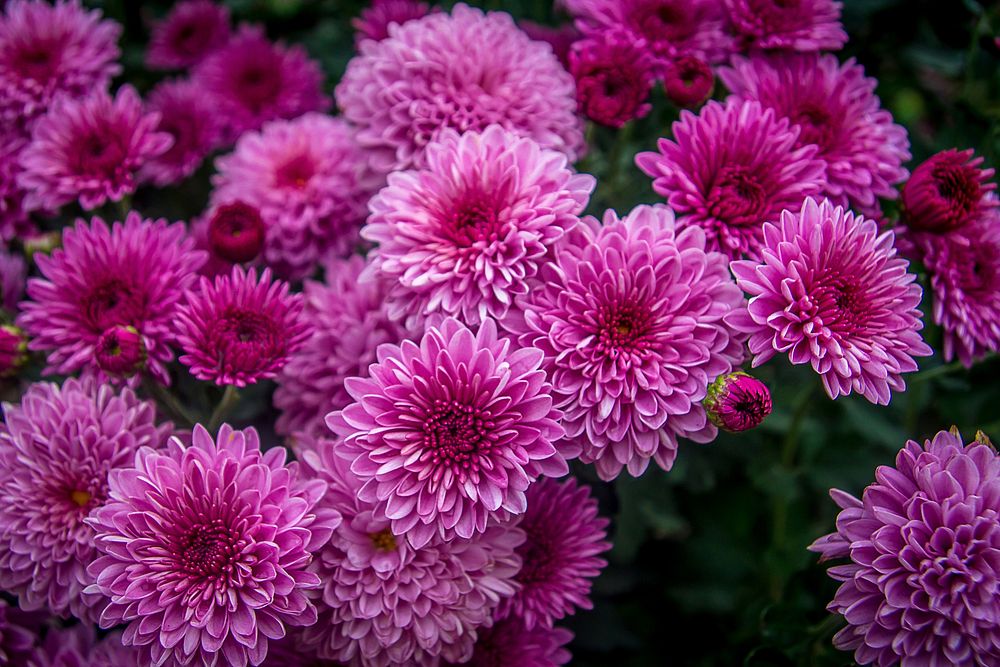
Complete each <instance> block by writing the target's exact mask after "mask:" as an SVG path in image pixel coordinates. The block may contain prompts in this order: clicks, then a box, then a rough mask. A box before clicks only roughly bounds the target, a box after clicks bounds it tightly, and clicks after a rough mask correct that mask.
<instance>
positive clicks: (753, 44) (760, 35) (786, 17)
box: [725, 0, 847, 52]
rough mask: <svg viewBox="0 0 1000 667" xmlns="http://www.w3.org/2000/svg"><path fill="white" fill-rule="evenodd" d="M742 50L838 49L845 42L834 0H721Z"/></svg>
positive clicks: (845, 35)
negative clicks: (791, 0)
mask: <svg viewBox="0 0 1000 667" xmlns="http://www.w3.org/2000/svg"><path fill="white" fill-rule="evenodd" d="M725 2H726V8H727V9H728V10H729V20H730V21H731V23H732V26H733V31H734V32H735V33H736V36H737V38H738V39H739V41H740V42H741V47H742V50H755V49H768V50H770V49H773V50H779V51H802V52H813V51H839V50H840V49H842V48H844V44H846V43H847V33H846V32H844V27H843V26H842V25H841V24H840V10H841V8H842V6H843V5H842V4H841V3H840V2H834V0H796V1H795V2H788V1H787V0H725Z"/></svg>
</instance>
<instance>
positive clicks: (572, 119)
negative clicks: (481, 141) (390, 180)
mask: <svg viewBox="0 0 1000 667" xmlns="http://www.w3.org/2000/svg"><path fill="white" fill-rule="evenodd" d="M360 51H361V52H360V54H359V55H358V56H357V57H355V58H354V59H352V60H351V61H350V63H348V65H347V72H346V73H345V74H344V77H343V79H341V82H340V84H339V85H338V86H337V90H336V98H337V104H338V105H339V106H340V108H341V110H342V111H343V114H344V117H345V118H346V119H347V120H348V121H350V122H351V123H353V124H354V125H356V126H357V127H358V141H359V142H360V143H361V145H362V146H364V147H365V148H366V149H368V151H369V152H370V160H371V163H372V166H373V168H375V169H376V170H377V171H378V172H380V173H383V174H388V173H389V172H392V171H398V170H401V169H411V168H414V167H416V168H418V169H419V168H423V167H424V166H425V165H426V161H425V158H424V152H425V149H426V147H427V146H428V144H430V143H432V142H434V141H435V140H437V139H438V138H439V137H440V135H441V133H442V132H443V131H444V130H445V129H446V128H452V129H454V130H456V131H457V132H459V133H462V132H465V131H467V130H474V131H482V130H484V129H485V128H486V127H487V126H488V125H491V124H494V123H496V124H499V125H501V126H503V127H504V128H506V129H508V130H510V131H511V132H514V133H516V134H520V135H522V136H525V137H530V138H532V139H534V140H535V141H537V142H538V143H539V144H540V145H541V146H542V147H543V148H551V149H554V150H557V151H560V152H562V153H565V154H566V155H567V156H568V157H569V158H570V159H575V158H577V157H579V156H580V155H581V153H582V152H583V150H584V142H583V124H582V122H581V120H580V118H579V117H578V116H577V115H576V97H575V94H574V93H575V87H574V85H573V77H572V76H570V75H569V73H568V72H566V70H565V69H563V67H562V65H561V64H560V63H559V61H558V60H557V59H556V57H555V55H554V54H553V53H552V49H551V48H549V46H548V45H546V44H543V43H540V42H536V41H534V40H532V39H530V38H529V37H528V36H527V35H525V34H524V33H523V32H522V31H521V30H520V29H518V27H517V25H515V23H514V20H513V19H512V18H511V17H510V15H509V14H505V13H501V12H490V13H488V14H484V13H483V12H482V11H481V10H479V9H473V8H471V7H468V6H466V5H464V4H458V5H456V6H455V8H454V9H453V10H452V12H451V14H446V13H443V12H441V13H433V14H430V15H428V16H425V17H423V18H421V19H417V20H414V21H408V22H406V23H405V24H403V25H401V26H399V28H397V29H396V30H395V33H394V34H393V36H392V37H390V38H389V39H384V40H382V41H380V42H375V41H372V40H366V41H364V42H362V44H361V47H360Z"/></svg>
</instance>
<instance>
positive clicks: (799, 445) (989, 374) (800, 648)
mask: <svg viewBox="0 0 1000 667" xmlns="http://www.w3.org/2000/svg"><path fill="white" fill-rule="evenodd" d="M85 4H88V5H92V6H95V7H101V8H102V9H103V10H104V11H105V12H106V13H107V14H108V15H109V16H111V17H113V18H115V19H117V20H118V21H120V22H121V23H122V24H123V25H124V26H125V34H124V43H123V49H124V64H125V72H124V74H123V75H122V78H123V80H128V81H130V82H132V83H134V84H135V85H136V86H137V87H139V88H140V90H142V91H146V90H148V89H149V88H150V87H152V85H153V84H154V83H156V81H157V80H158V79H159V78H160V77H159V75H155V74H151V73H149V72H147V71H145V70H144V68H143V66H142V63H143V49H144V46H145V44H146V42H147V41H148V26H149V24H150V21H151V20H153V19H155V18H157V17H159V16H161V15H162V14H164V13H165V12H166V10H167V9H168V8H169V6H170V4H171V3H169V2H145V1H144V2H138V1H136V0H108V1H106V2H93V1H91V2H86V3H85ZM226 4H228V5H229V7H230V8H231V10H232V12H233V16H234V18H235V19H236V20H240V21H252V22H259V23H262V24H263V25H265V26H266V29H267V31H268V33H269V34H270V35H271V37H274V38H280V39H284V40H286V41H289V42H299V43H301V44H303V45H304V46H305V47H306V49H307V50H308V51H309V53H310V55H311V56H312V57H313V58H315V59H317V60H318V61H319V62H320V63H321V64H322V66H323V67H324V69H325V71H326V75H327V87H328V89H329V90H330V91H331V92H332V90H333V87H334V86H335V85H336V82H337V81H338V79H339V77H340V75H341V73H342V72H343V71H344V67H345V66H346V63H347V61H348V60H349V59H350V58H351V56H352V55H353V53H354V42H353V30H352V28H351V25H350V20H351V19H352V18H353V17H355V16H356V15H357V14H358V12H359V11H360V9H361V8H362V7H363V6H364V5H365V3H364V2H363V1H362V0H229V1H228V2H227V3H226ZM438 4H443V5H445V6H448V5H449V4H451V3H447V2H445V3H438ZM470 4H473V5H478V6H481V7H484V8H488V9H495V10H503V11H508V12H510V13H511V14H513V15H514V17H515V18H518V19H529V20H533V21H536V22H540V23H546V24H552V25H555V24H558V23H559V22H560V21H565V20H566V19H565V17H561V16H558V15H557V14H555V13H554V12H553V9H552V4H551V2H547V1H545V0H538V1H535V0H502V1H501V0H493V1H492V2H475V1H472V2H470ZM844 5H845V8H844V23H845V27H846V29H847V31H848V33H849V34H850V37H851V41H850V42H849V43H848V45H847V47H846V49H845V50H844V51H843V52H842V53H841V57H842V58H844V59H846V58H857V60H858V61H859V62H861V63H862V64H863V65H864V66H865V69H866V71H867V72H868V74H869V76H874V77H876V78H877V79H878V80H879V87H878V94H879V96H880V97H881V99H882V102H883V105H884V106H885V107H886V108H888V109H889V110H890V111H891V112H892V113H893V115H894V116H895V118H896V120H897V121H898V122H900V123H902V124H903V125H905V126H906V127H907V128H908V130H909V132H910V140H911V143H912V152H913V155H914V162H913V163H911V165H910V167H911V169H912V167H913V166H914V165H915V164H916V163H917V162H919V161H920V160H922V159H924V158H926V157H927V156H929V155H930V154H932V153H934V152H936V151H939V150H942V149H945V148H950V147H958V148H968V147H971V148H975V149H976V151H977V152H978V153H979V154H980V155H983V156H984V157H985V158H986V162H987V164H988V165H990V166H996V165H997V164H998V157H1000V45H998V43H997V37H998V36H1000V3H996V2H991V3H987V2H976V1H975V0H846V2H845V3H844ZM724 96H725V91H724V90H722V89H721V86H719V87H717V89H716V93H715V97H719V98H721V97H724ZM653 101H654V109H653V112H652V113H651V114H650V115H649V116H648V117H646V118H645V119H643V120H641V121H639V122H637V123H633V124H631V126H626V128H624V129H622V130H620V131H613V130H608V129H597V130H596V131H594V132H593V133H592V150H591V153H590V154H589V155H588V156H587V157H586V158H585V159H584V160H583V161H582V162H581V163H580V165H579V168H580V169H581V170H583V171H589V172H591V173H593V174H594V175H595V176H597V178H598V180H599V185H598V188H597V191H596V193H595V196H594V198H593V200H592V203H591V212H592V213H596V214H599V213H600V212H602V211H603V210H604V209H605V208H607V207H613V208H615V209H617V210H618V211H621V212H625V211H628V210H629V209H631V208H632V207H633V206H634V205H636V204H638V203H644V202H655V201H658V198H657V196H656V195H655V194H654V193H653V192H652V189H651V188H650V181H649V179H648V178H647V177H645V176H644V175H642V174H641V173H640V172H639V170H638V169H637V168H636V167H635V166H634V164H633V162H632V159H633V156H634V155H635V153H636V152H638V151H640V150H650V149H652V148H653V147H654V146H655V142H656V139H657V138H658V137H660V136H665V135H667V134H668V133H669V132H670V124H671V122H672V121H673V120H674V119H675V118H676V116H677V111H676V109H674V108H672V107H671V106H670V104H669V103H668V102H666V100H665V98H664V97H663V95H662V94H659V93H656V94H654V100H653ZM211 173H212V167H211V160H209V161H207V162H206V165H205V166H204V167H203V168H202V170H201V172H199V174H198V175H197V176H196V177H195V178H192V179H189V180H188V181H186V182H185V184H184V185H182V186H181V187H178V188H175V189H168V190H159V191H155V192H153V191H146V192H143V191H140V192H139V193H138V194H137V196H136V199H135V204H136V208H138V209H139V210H140V211H142V212H143V213H144V214H145V215H147V216H149V217H155V216H164V217H168V218H171V219H182V220H186V219H189V218H190V217H191V216H193V215H196V214H198V213H200V212H201V211H202V209H203V208H204V207H205V204H206V202H207V198H208V190H209V178H210V176H211ZM893 212H894V209H893V206H892V205H891V204H890V205H888V206H887V207H886V213H887V217H889V218H891V216H892V213H893ZM924 310H925V312H927V308H926V307H925V308H924ZM925 332H926V336H927V338H928V340H929V342H931V344H932V345H934V344H936V343H937V342H939V339H940V337H939V334H938V332H937V331H935V330H934V327H933V326H928V328H927V329H926V330H925ZM920 361H921V370H920V372H919V373H916V374H914V375H911V376H909V377H908V378H907V391H906V393H904V394H899V395H897V396H894V397H893V400H892V404H891V405H890V406H888V407H875V406H872V405H871V404H869V403H868V402H867V401H866V400H865V399H863V398H861V397H857V396H848V397H846V398H840V399H839V400H837V401H836V402H833V401H830V400H829V399H828V398H827V397H826V395H825V394H824V393H823V391H822V388H821V386H820V382H819V379H818V377H817V376H815V375H814V374H812V373H811V372H810V371H809V370H808V368H802V367H792V366H790V365H788V363H787V362H786V361H783V360H779V359H777V358H776V359H775V360H774V361H772V362H769V363H768V364H767V365H766V366H765V367H764V368H762V369H760V371H759V376H760V377H761V378H762V379H763V380H764V381H765V382H767V383H768V385H769V386H770V387H771V390H772V393H773V396H774V405H775V407H774V413H773V414H772V415H771V416H770V417H769V418H768V420H767V421H766V422H765V423H764V424H763V425H762V426H761V427H760V428H759V429H757V430H756V431H753V432H749V433H745V434H742V435H738V436H729V435H723V436H722V437H720V438H719V439H718V441H716V442H715V443H713V444H710V445H697V444H693V443H685V444H682V448H681V451H680V455H679V457H678V459H677V464H676V466H675V467H674V469H673V470H672V471H671V472H669V473H665V472H663V471H661V470H658V469H656V468H655V467H651V468H650V470H649V471H648V472H647V473H646V474H645V475H644V476H643V477H642V478H640V479H632V478H629V477H627V476H623V477H621V478H619V479H618V480H617V481H615V482H614V483H610V484H608V483H602V482H599V481H598V480H597V478H596V476H595V475H594V474H593V473H592V471H590V470H588V469H586V468H584V467H582V466H581V467H579V468H577V469H576V471H575V472H576V474H577V475H578V476H579V477H581V478H583V479H585V480H587V481H588V482H590V483H591V484H593V486H594V489H595V493H596V494H597V495H598V497H599V498H600V501H601V506H602V512H603V513H604V514H605V515H606V516H609V517H611V518H612V531H613V534H612V537H613V540H614V545H615V546H614V549H613V551H612V552H611V553H610V556H609V560H610V565H609V567H608V568H607V570H606V571H605V573H604V574H603V576H602V577H601V578H600V579H599V580H598V581H597V583H596V585H595V591H594V603H595V607H594V610H593V611H590V612H584V613H581V614H579V615H577V616H576V617H575V618H573V619H571V622H570V623H569V626H570V627H571V629H573V630H574V632H575V633H576V640H575V641H574V643H573V645H572V650H573V654H574V660H573V663H572V664H573V665H578V666H581V667H589V666H594V667H596V666H603V665H615V666H616V667H645V666H653V665H656V666H662V665H695V666H698V665H746V666H754V667H757V666H770V665H776V666H781V665H816V666H820V665H823V666H839V665H850V664H853V661H852V660H851V658H850V656H849V655H848V654H843V653H840V652H838V651H836V650H834V649H833V647H832V646H831V644H830V639H831V637H832V636H833V634H834V633H835V632H836V631H837V629H839V627H840V626H841V622H840V620H839V618H837V617H833V616H830V615H829V614H828V613H827V612H826V611H825V606H826V604H827V602H828V601H829V600H830V599H831V598H832V597H833V593H834V590H835V583H834V582H833V581H831V580H830V579H828V578H827V577H826V575H825V568H824V567H821V566H820V565H818V564H817V563H816V558H815V557H814V555H813V554H811V553H809V552H807V551H806V546H807V545H808V544H810V543H811V542H812V541H813V540H814V539H816V538H817V537H819V536H821V535H823V534H825V533H827V532H829V531H830V530H831V529H832V527H833V522H834V518H835V516H836V511H835V510H836V507H835V506H834V504H833V502H832V501H830V499H829V497H828V495H827V491H828V489H829V488H830V487H838V488H841V489H844V490H846V491H849V492H851V493H853V494H860V492H861V491H862V489H863V488H864V487H865V485H866V484H868V483H869V482H870V481H871V480H872V479H873V475H874V469H875V467H876V466H878V465H880V464H887V463H890V462H891V461H892V459H893V457H894V456H895V453H896V452H897V451H898V450H899V449H900V447H901V446H902V445H903V443H904V442H905V441H906V440H907V439H908V438H924V437H927V436H929V435H931V434H933V433H934V432H935V431H937V430H940V429H947V428H949V427H950V426H952V425H957V426H958V427H959V428H960V429H961V431H962V432H963V434H964V435H966V436H967V438H968V439H971V438H972V436H973V435H974V434H975V431H976V430H977V429H982V430H983V431H985V432H986V433H987V434H989V435H991V436H993V437H994V439H997V438H1000V382H998V380H997V378H998V376H1000V359H998V358H997V356H996V355H994V356H993V357H991V358H989V359H987V360H986V361H984V362H982V363H980V364H979V365H978V366H976V367H975V368H973V369H972V370H971V371H966V370H965V369H963V368H961V367H959V366H957V365H942V361H941V359H940V357H939V356H935V357H932V358H928V359H922V360H920ZM182 389H183V388H182ZM271 389H272V387H271V386H269V385H268V384H266V383H265V384H264V385H262V386H260V387H258V388H256V389H255V390H254V393H255V395H254V397H253V400H249V401H244V403H243V405H242V407H241V411H240V413H239V414H238V415H237V419H236V421H237V422H243V423H244V424H254V425H256V426H257V427H258V428H260V429H261V430H262V431H263V432H264V434H265V437H267V434H268V431H269V429H268V427H267V425H268V424H269V423H273V419H274V416H275V415H274V413H273V411H272V410H271V408H270V400H269V393H270V391H271ZM211 398H212V397H205V398H204V399H202V400H210V399H211ZM270 441H271V442H276V439H275V438H274V436H273V433H272V434H271V436H270Z"/></svg>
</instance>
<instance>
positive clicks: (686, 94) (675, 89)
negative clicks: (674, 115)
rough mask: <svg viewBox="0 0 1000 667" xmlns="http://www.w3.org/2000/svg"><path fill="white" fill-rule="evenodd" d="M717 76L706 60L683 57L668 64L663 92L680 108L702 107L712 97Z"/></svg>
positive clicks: (664, 76)
mask: <svg viewBox="0 0 1000 667" xmlns="http://www.w3.org/2000/svg"><path fill="white" fill-rule="evenodd" d="M713 88H715V74H713V73H712V68H711V67H709V66H708V63H706V62H705V61H704V60H702V59H700V58H696V57H694V56H681V57H680V58H677V59H676V60H672V61H671V62H670V63H668V64H667V67H666V69H665V71H664V75H663V90H664V91H665V92H666V93H667V97H668V98H670V101H671V102H673V103H674V104H676V105H677V106H679V107H684V108H690V107H696V106H698V105H700V104H701V103H702V102H704V101H705V100H707V99H708V98H709V97H711V95H712V89H713Z"/></svg>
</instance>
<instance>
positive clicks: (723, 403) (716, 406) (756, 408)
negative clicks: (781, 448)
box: [705, 371, 772, 433]
mask: <svg viewBox="0 0 1000 667" xmlns="http://www.w3.org/2000/svg"><path fill="white" fill-rule="evenodd" d="M771 408H772V405H771V392H770V391H769V390H768V388H767V385H766V384H764V383H763V382H761V381H760V380H758V379H757V378H755V377H753V376H752V375H749V374H748V373H744V372H743V371H734V372H732V373H729V374H728V375H721V376H719V377H718V378H716V380H715V382H713V383H712V384H711V385H710V386H709V388H708V395H707V396H706V397H705V411H706V412H707V413H708V418H709V420H710V421H711V422H712V423H713V424H715V425H716V426H718V427H719V428H721V429H722V430H723V431H729V432H731V433H739V432H741V431H747V430H749V429H752V428H756V427H758V426H760V424H761V422H763V421H764V419H765V418H766V417H767V416H768V415H769V414H771Z"/></svg>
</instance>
